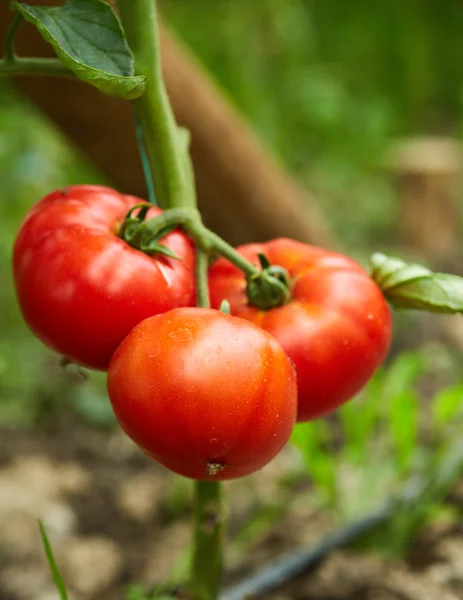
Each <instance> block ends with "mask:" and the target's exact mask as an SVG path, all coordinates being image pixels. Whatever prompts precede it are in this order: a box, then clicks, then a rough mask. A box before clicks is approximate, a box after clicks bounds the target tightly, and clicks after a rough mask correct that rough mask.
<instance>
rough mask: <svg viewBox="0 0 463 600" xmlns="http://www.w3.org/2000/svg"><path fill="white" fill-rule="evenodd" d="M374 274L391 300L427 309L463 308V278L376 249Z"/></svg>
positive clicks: (447, 310) (455, 310) (398, 304)
mask: <svg viewBox="0 0 463 600" xmlns="http://www.w3.org/2000/svg"><path fill="white" fill-rule="evenodd" d="M371 266H372V276H373V279H374V280H375V281H376V283H377V284H378V285H379V287H380V288H381V289H382V291H383V293H384V295H385V296H386V298H387V299H388V300H389V301H390V302H391V304H392V305H393V306H395V307H398V308H412V309H415V310H425V311H427V312H435V313H448V314H455V313H461V312H463V278H461V277H457V276H456V275H448V274H447V273H433V272H432V271H430V270H429V269H427V268H426V267H423V266H422V265H416V264H410V263H406V262H405V261H403V260H402V259H400V258H390V257H388V256H385V255H384V254H380V253H375V254H373V256H372V257H371Z"/></svg>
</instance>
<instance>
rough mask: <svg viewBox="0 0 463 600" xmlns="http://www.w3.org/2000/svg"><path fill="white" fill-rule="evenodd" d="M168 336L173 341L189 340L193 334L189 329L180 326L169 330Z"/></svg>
mask: <svg viewBox="0 0 463 600" xmlns="http://www.w3.org/2000/svg"><path fill="white" fill-rule="evenodd" d="M169 337H170V338H172V339H173V340H174V342H180V343H181V342H189V341H190V340H192V339H193V334H192V333H191V331H190V330H189V329H186V328H185V327H180V328H179V329H177V330H176V331H171V332H170V333H169Z"/></svg>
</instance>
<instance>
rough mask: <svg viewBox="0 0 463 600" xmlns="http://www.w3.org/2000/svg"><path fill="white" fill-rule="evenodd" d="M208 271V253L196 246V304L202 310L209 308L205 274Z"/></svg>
mask: <svg viewBox="0 0 463 600" xmlns="http://www.w3.org/2000/svg"><path fill="white" fill-rule="evenodd" d="M208 269H209V256H208V253H207V252H206V251H205V250H203V249H202V248H201V247H199V246H196V304H197V305H198V306H200V307H202V308H210V306H211V302H210V299H209V283H208V279H207V272H208Z"/></svg>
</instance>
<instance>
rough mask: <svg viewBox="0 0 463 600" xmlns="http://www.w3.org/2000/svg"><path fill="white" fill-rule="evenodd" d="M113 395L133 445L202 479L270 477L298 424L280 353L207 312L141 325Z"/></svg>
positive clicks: (243, 324)
mask: <svg viewBox="0 0 463 600" xmlns="http://www.w3.org/2000/svg"><path fill="white" fill-rule="evenodd" d="M108 392H109V397H110V400H111V403H112V405H113V409H114V412H115V415H116V417H117V419H118V421H119V423H120V424H121V426H122V428H123V429H124V430H125V432H126V433H127V435H128V436H129V437H130V438H131V439H132V440H133V441H134V442H135V443H136V444H138V445H139V446H140V447H141V448H142V450H144V451H145V452H146V453H147V454H148V455H150V456H151V457H152V458H154V459H155V460H156V461H158V462H159V463H161V464H162V465H164V466H165V467H167V468H168V469H170V470H172V471H174V472H176V473H179V474H180V475H184V476H185V477H191V478H194V479H208V478H213V479H220V480H222V479H234V478H237V477H242V476H244V475H248V474H249V473H252V472H254V471H256V470H258V469H260V468H262V467H263V466H264V465H265V464H267V463H268V462H269V461H270V460H271V459H272V458H273V457H274V456H275V455H276V454H277V453H278V452H279V451H280V450H281V448H282V447H283V446H284V444H285V443H286V442H287V440H288V438H289V436H290V434H291V431H292V429H293V426H294V423H295V419H296V410H297V407H296V396H297V390H296V378H295V374H294V370H293V367H292V365H291V363H290V361H289V360H288V358H287V356H286V355H285V353H284V351H283V349H282V348H281V346H280V344H279V343H278V342H277V341H276V340H275V338H273V337H272V336H271V335H269V334H268V333H266V332H265V331H263V330H262V329H259V328H258V327H256V326H255V325H253V324H252V323H249V322H247V321H244V320H243V319H237V318H236V317H232V316H230V315H225V314H223V313H221V312H219V311H215V310H211V309H205V308H178V309H174V310H171V311H169V312H166V313H164V314H162V315H157V316H154V317H150V318H149V319H146V320H145V321H143V322H142V323H140V324H139V325H137V326H136V327H135V328H134V329H133V330H132V331H131V332H130V333H129V335H128V336H127V337H126V338H125V340H124V341H123V342H122V343H121V345H120V346H119V348H118V349H117V350H116V353H115V354H114V356H113V358H112V360H111V363H110V365H109V370H108Z"/></svg>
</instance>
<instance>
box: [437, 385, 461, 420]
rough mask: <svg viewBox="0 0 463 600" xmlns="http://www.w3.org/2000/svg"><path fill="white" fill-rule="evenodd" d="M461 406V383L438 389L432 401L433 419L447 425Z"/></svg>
mask: <svg viewBox="0 0 463 600" xmlns="http://www.w3.org/2000/svg"><path fill="white" fill-rule="evenodd" d="M462 406H463V385H457V386H454V387H447V388H443V389H441V390H439V392H437V394H436V396H435V397H434V400H433V403H432V412H433V416H434V420H435V421H436V423H437V424H438V425H440V426H443V425H447V424H448V423H450V422H451V421H453V419H455V417H456V416H457V415H458V412H459V411H460V410H461V407H462Z"/></svg>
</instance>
